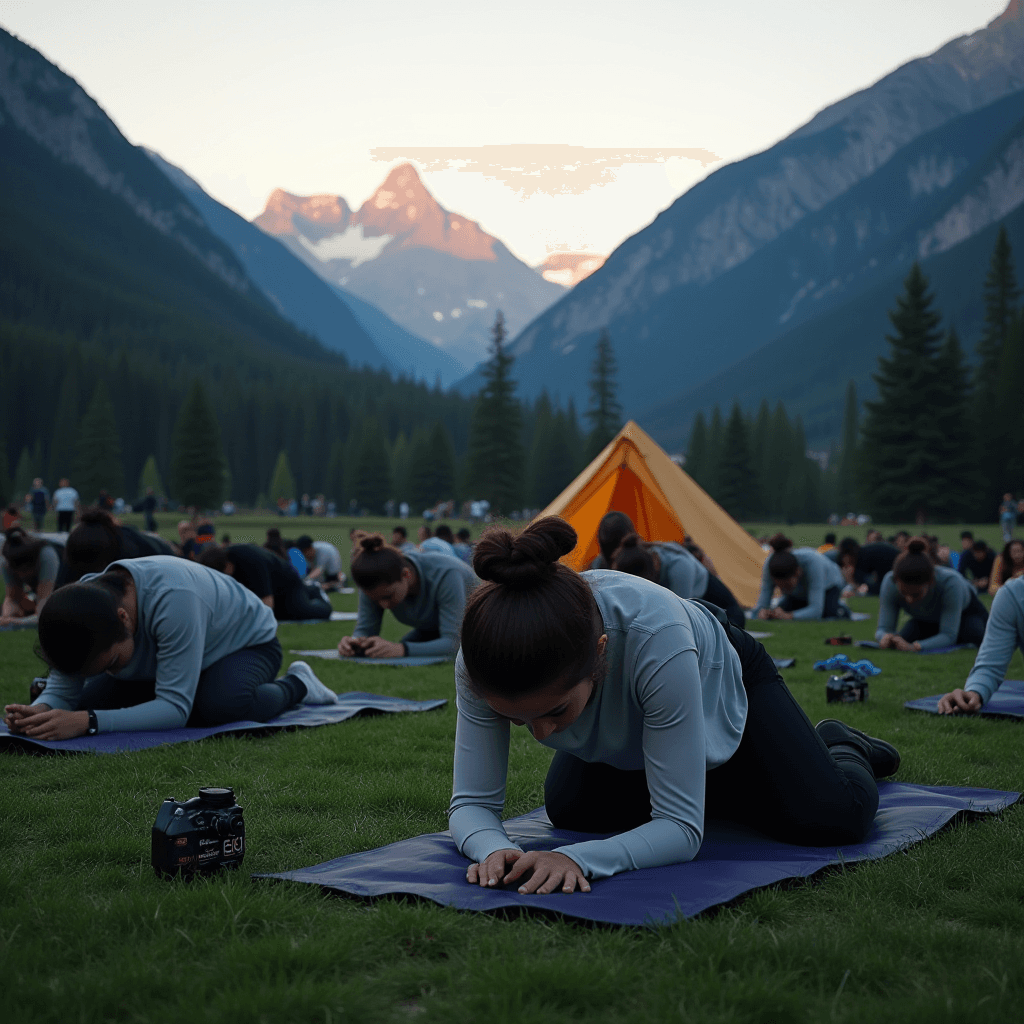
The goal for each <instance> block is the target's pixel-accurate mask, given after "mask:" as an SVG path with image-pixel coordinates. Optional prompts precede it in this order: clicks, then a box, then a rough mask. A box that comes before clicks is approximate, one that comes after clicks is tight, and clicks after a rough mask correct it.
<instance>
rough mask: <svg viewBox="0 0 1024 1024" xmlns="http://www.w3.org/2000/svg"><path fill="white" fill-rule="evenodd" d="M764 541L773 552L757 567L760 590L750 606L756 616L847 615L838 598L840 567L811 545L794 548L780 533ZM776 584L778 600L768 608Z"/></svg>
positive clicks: (841, 584) (805, 619)
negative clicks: (755, 601) (759, 570)
mask: <svg viewBox="0 0 1024 1024" xmlns="http://www.w3.org/2000/svg"><path fill="white" fill-rule="evenodd" d="M768 543H769V544H770V545H771V546H772V548H773V551H774V553H773V554H772V555H771V556H770V557H769V558H768V559H767V560H766V561H765V563H764V568H763V569H762V571H761V594H760V596H759V597H758V599H757V604H756V605H755V606H754V614H755V615H756V616H757V617H758V618H759V619H796V620H797V621H800V622H808V621H813V620H817V619H847V618H849V617H850V611H849V609H848V608H847V607H846V605H845V604H843V603H842V601H840V597H841V596H842V593H843V588H844V587H845V586H846V580H845V578H844V577H843V573H842V570H841V569H840V568H839V566H838V565H836V563H835V562H833V561H832V560H831V559H830V558H828V557H826V556H825V555H822V554H819V553H818V552H817V551H815V549H814V548H794V547H793V542H792V541H791V540H790V539H789V538H788V537H784V536H783V535H782V534H781V533H777V534H775V536H774V537H772V538H771V539H770V540H769V541H768ZM776 587H778V588H779V590H781V591H782V595H783V596H782V601H781V602H780V603H779V605H778V606H777V607H775V608H772V606H771V601H772V593H773V592H774V590H775V588H776Z"/></svg>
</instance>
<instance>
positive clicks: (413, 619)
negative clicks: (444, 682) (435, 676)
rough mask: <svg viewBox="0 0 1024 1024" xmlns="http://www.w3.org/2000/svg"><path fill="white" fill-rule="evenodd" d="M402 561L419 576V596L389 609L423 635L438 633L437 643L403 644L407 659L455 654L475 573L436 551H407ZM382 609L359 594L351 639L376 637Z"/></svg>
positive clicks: (457, 561) (447, 656)
mask: <svg viewBox="0 0 1024 1024" xmlns="http://www.w3.org/2000/svg"><path fill="white" fill-rule="evenodd" d="M404 557H405V559H406V560H407V561H408V562H409V563H410V564H411V565H412V567H413V568H414V569H415V570H416V575H417V576H418V577H419V580H420V585H419V593H417V594H416V596H415V597H412V598H406V599H405V600H404V601H403V602H402V603H401V604H397V605H395V607H394V608H392V609H391V614H392V615H394V617H395V618H396V619H398V621H399V622H402V623H404V624H405V625H407V626H412V627H413V629H417V630H420V631H421V632H424V633H439V634H440V636H439V637H438V638H437V639H436V640H425V641H406V644H405V646H406V650H407V651H408V652H409V655H410V657H437V656H440V657H445V658H451V657H453V656H454V655H455V652H456V650H457V649H458V646H459V630H460V629H461V628H462V613H463V612H464V611H465V609H466V599H467V598H468V597H469V595H470V593H471V592H472V591H473V589H474V588H475V587H476V586H477V584H479V582H480V581H479V580H478V579H477V578H476V573H475V572H473V570H472V569H471V568H470V567H469V566H468V565H466V563H465V562H463V561H462V559H461V558H454V557H452V556H451V555H442V554H438V553H437V552H436V551H409V552H406V553H405V556H404ZM383 619H384V609H383V608H381V606H380V605H379V604H376V603H375V602H373V601H371V600H370V598H368V597H367V596H366V594H365V593H364V592H363V591H362V590H360V591H359V617H358V618H357V619H356V628H355V630H354V631H353V633H352V635H353V636H379V635H380V624H381V622H382V621H383Z"/></svg>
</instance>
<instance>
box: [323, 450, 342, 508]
mask: <svg viewBox="0 0 1024 1024" xmlns="http://www.w3.org/2000/svg"><path fill="white" fill-rule="evenodd" d="M344 459H345V444H344V442H343V441H342V440H341V439H340V438H335V439H334V440H333V441H332V442H331V454H330V455H329V456H328V457H327V472H326V474H325V477H326V479H325V480H324V493H325V494H326V496H327V499H328V501H333V502H334V503H335V504H336V505H338V506H339V507H340V506H341V504H342V502H343V500H344V496H345V472H344V466H345V463H344Z"/></svg>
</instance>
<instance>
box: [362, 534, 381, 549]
mask: <svg viewBox="0 0 1024 1024" xmlns="http://www.w3.org/2000/svg"><path fill="white" fill-rule="evenodd" d="M359 546H360V547H361V548H362V549H363V551H367V552H374V551H380V550H381V549H382V548H383V547H384V538H383V537H382V536H381V535H380V534H379V533H369V534H367V535H366V536H364V537H360V538H359Z"/></svg>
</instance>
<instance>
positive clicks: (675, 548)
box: [654, 543, 710, 597]
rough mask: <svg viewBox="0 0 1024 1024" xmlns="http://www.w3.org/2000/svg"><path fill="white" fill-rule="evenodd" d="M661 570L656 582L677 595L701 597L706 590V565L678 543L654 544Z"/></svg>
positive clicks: (707, 574) (708, 574)
mask: <svg viewBox="0 0 1024 1024" xmlns="http://www.w3.org/2000/svg"><path fill="white" fill-rule="evenodd" d="M654 547H655V548H656V549H657V552H658V558H659V560H660V561H661V571H660V572H659V573H658V582H659V583H660V584H661V585H662V586H663V587H667V588H668V589H669V590H671V591H672V593H673V594H675V595H676V596H677V597H703V596H704V595H705V594H706V593H707V590H708V577H709V576H710V573H709V572H708V570H707V567H706V566H704V565H703V564H701V562H700V560H699V559H697V558H695V557H694V556H693V555H692V554H690V552H689V551H687V550H686V548H684V547H680V545H678V544H674V543H665V544H655V545H654Z"/></svg>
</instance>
